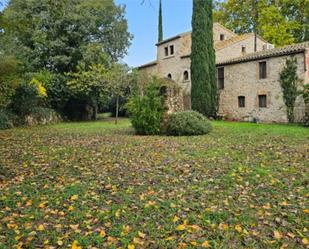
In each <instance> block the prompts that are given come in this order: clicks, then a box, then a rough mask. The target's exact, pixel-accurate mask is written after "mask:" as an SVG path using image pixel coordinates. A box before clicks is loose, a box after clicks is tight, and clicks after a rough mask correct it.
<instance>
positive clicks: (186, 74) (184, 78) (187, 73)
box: [183, 71, 189, 80]
mask: <svg viewBox="0 0 309 249" xmlns="http://www.w3.org/2000/svg"><path fill="white" fill-rule="evenodd" d="M183 80H189V72H188V71H184V73H183Z"/></svg>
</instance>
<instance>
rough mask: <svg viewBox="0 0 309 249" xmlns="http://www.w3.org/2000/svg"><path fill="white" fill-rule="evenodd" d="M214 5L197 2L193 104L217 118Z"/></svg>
mask: <svg viewBox="0 0 309 249" xmlns="http://www.w3.org/2000/svg"><path fill="white" fill-rule="evenodd" d="M212 6H213V5H212V0H193V16H192V51H191V75H192V76H191V82H192V86H191V103H192V109H193V110H196V111H198V112H200V113H202V114H204V115H206V116H208V117H215V116H216V109H217V84H216V76H215V74H216V65H215V51H214V46H213V17H212Z"/></svg>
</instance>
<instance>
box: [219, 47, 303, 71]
mask: <svg viewBox="0 0 309 249" xmlns="http://www.w3.org/2000/svg"><path fill="white" fill-rule="evenodd" d="M308 48H309V41H307V42H302V43H297V44H292V45H288V46H283V47H279V48H274V49H267V50H263V51H260V52H255V53H250V54H247V55H244V56H241V57H237V58H233V59H229V60H226V61H222V62H218V63H217V66H223V65H229V64H236V63H241V62H247V61H253V60H260V59H266V58H271V57H278V56H282V55H290V54H297V53H301V52H304V51H305V50H306V49H308Z"/></svg>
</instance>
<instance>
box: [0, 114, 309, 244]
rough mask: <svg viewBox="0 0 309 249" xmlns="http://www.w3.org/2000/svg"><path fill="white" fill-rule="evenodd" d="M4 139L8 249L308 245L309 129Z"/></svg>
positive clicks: (106, 127) (87, 128) (87, 126)
mask: <svg viewBox="0 0 309 249" xmlns="http://www.w3.org/2000/svg"><path fill="white" fill-rule="evenodd" d="M213 125H214V131H213V132H212V133H211V134H209V135H206V136H200V137H180V138H176V137H165V136H152V137H151V136H149V137H143V136H135V135H133V133H132V129H131V128H130V124H129V122H128V121H127V120H122V121H121V122H120V124H119V125H118V126H115V125H114V124H113V123H112V122H93V123H69V124H58V125H54V126H47V127H39V128H38V127H35V128H30V129H14V130H8V131H1V132H0V187H1V189H0V191H1V192H0V193H1V195H0V221H1V225H0V248H130V249H133V248H308V243H309V242H308V229H309V228H308V221H309V219H308V213H309V203H308V197H309V194H308V183H309V172H308V171H309V170H308V169H309V145H308V143H309V130H308V129H305V128H302V127H296V126H283V125H255V124H244V123H224V122H215V123H213Z"/></svg>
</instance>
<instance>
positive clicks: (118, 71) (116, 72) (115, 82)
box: [107, 64, 129, 124]
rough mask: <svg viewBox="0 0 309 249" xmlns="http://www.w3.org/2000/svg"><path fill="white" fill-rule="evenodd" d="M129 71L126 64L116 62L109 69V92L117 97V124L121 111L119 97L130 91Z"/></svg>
mask: <svg viewBox="0 0 309 249" xmlns="http://www.w3.org/2000/svg"><path fill="white" fill-rule="evenodd" d="M128 73H129V68H128V66H127V65H125V64H114V65H113V66H112V67H111V68H110V70H109V71H108V74H107V75H108V76H107V79H108V84H109V87H108V89H109V92H110V93H111V94H112V95H113V97H114V98H115V99H116V117H115V124H117V123H118V113H119V98H121V97H124V96H125V94H126V91H128V87H129V85H128V83H129V81H128Z"/></svg>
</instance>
